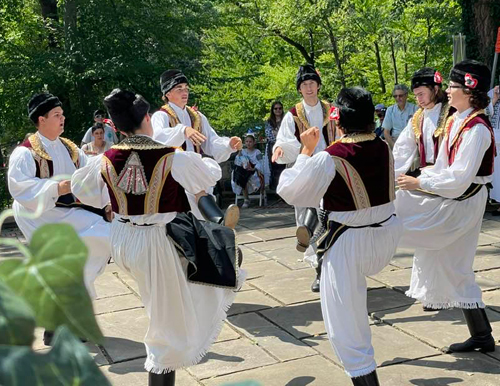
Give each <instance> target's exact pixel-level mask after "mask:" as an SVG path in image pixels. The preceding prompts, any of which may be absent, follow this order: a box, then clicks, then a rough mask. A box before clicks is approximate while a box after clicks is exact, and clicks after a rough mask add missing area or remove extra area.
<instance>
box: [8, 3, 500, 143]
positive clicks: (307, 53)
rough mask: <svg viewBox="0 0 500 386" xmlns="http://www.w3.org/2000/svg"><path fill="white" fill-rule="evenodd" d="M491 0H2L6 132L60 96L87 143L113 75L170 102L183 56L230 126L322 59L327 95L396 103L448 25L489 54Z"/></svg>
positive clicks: (286, 97) (207, 105) (241, 125)
mask: <svg viewBox="0 0 500 386" xmlns="http://www.w3.org/2000/svg"><path fill="white" fill-rule="evenodd" d="M497 3H498V2H494V1H489V0H282V1H279V2H278V1H275V0H183V1H180V0H142V1H130V0H101V1H97V0H85V1H84V0H0V68H1V71H0V131H1V132H0V142H1V143H3V144H4V147H5V144H9V143H11V142H15V141H18V140H20V139H22V138H23V137H24V134H25V133H26V132H28V131H33V130H34V128H33V127H32V125H31V124H30V122H29V121H28V119H27V117H26V103H27V101H28V99H29V97H30V96H31V95H32V94H33V93H34V92H37V91H40V90H42V89H44V88H47V89H48V90H49V91H50V92H52V93H54V94H56V95H58V96H59V97H60V98H61V100H62V102H63V105H64V110H65V114H66V118H67V120H66V133H65V135H66V136H67V137H69V138H72V139H74V140H76V142H77V143H79V142H80V140H81V137H82V136H83V133H84V130H85V129H86V128H88V127H89V126H90V125H91V123H92V112H93V110H95V109H97V108H102V103H101V102H102V99H103V97H104V96H105V95H107V93H109V92H110V91H111V90H112V89H113V88H115V87H124V88H129V89H131V90H133V91H136V92H139V93H141V94H143V95H144V96H145V97H146V99H148V100H149V101H150V102H151V103H152V105H153V107H154V108H157V107H159V105H160V104H161V100H160V92H159V82H158V80H159V75H160V74H161V73H162V72H163V71H164V70H165V69H167V68H173V67H177V68H181V69H182V70H183V71H184V72H185V73H186V74H187V75H188V77H189V78H190V80H191V83H192V89H193V93H192V95H191V100H190V103H191V104H197V105H198V106H199V108H200V110H201V111H203V112H204V113H205V114H206V115H207V116H208V117H209V119H210V120H211V122H212V124H213V126H214V127H215V128H216V129H218V130H219V131H221V132H223V133H226V134H227V133H230V132H232V133H238V134H239V133H242V132H244V131H245V130H247V129H248V128H252V127H256V126H262V121H263V119H264V118H265V117H266V115H267V114H268V110H269V106H270V103H271V102H272V101H273V100H275V99H280V100H282V101H283V103H284V105H285V108H288V107H291V105H292V104H293V103H295V101H296V100H297V99H298V97H299V95H298V93H297V91H296V89H295V73H296V70H297V66H298V65H299V64H302V63H304V62H311V63H314V64H315V65H316V66H317V68H318V69H319V70H320V72H321V74H322V77H323V88H322V91H321V92H322V97H323V98H326V99H333V98H334V97H335V95H336V94H337V92H338V91H339V89H340V88H341V87H342V86H352V85H361V86H364V87H366V88H367V89H369V90H370V91H371V92H372V93H373V94H374V99H375V101H376V102H385V103H387V104H391V103H392V100H391V91H392V87H393V85H394V84H395V83H408V82H409V79H410V77H411V74H412V73H413V72H414V71H415V70H417V69H418V68H420V67H422V66H425V65H428V66H433V67H436V68H437V69H439V70H440V71H441V72H442V73H443V74H444V75H446V74H447V73H448V71H449V69H450V67H451V65H452V42H451V36H452V35H453V34H456V33H458V32H463V33H466V34H467V39H468V56H469V57H473V58H478V59H481V60H486V61H487V63H488V64H491V62H492V55H493V44H494V40H495V36H496V28H497V27H498V25H499V23H500V6H499V5H498V4H497Z"/></svg>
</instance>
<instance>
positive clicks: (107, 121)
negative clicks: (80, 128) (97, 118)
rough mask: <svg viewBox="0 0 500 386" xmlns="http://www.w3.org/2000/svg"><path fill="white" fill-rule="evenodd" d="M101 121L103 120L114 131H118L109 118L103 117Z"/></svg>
mask: <svg viewBox="0 0 500 386" xmlns="http://www.w3.org/2000/svg"><path fill="white" fill-rule="evenodd" d="M102 122H103V123H105V124H106V125H109V126H111V128H112V129H113V130H114V131H115V132H116V131H118V130H117V129H116V127H115V124H114V123H113V121H112V120H111V119H108V118H104V119H103V120H102Z"/></svg>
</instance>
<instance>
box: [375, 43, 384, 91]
mask: <svg viewBox="0 0 500 386" xmlns="http://www.w3.org/2000/svg"><path fill="white" fill-rule="evenodd" d="M374 44H375V56H376V58H377V71H378V77H379V79H380V90H381V91H382V94H385V81H384V73H383V72H382V60H381V59H380V48H379V46H378V42H377V41H375V43H374Z"/></svg>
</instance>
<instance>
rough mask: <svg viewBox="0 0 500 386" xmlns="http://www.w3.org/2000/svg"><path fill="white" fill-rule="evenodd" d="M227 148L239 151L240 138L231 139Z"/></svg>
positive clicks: (241, 146)
mask: <svg viewBox="0 0 500 386" xmlns="http://www.w3.org/2000/svg"><path fill="white" fill-rule="evenodd" d="M229 146H231V149H233V150H241V149H242V148H243V144H242V143H241V138H240V137H231V139H230V140H229Z"/></svg>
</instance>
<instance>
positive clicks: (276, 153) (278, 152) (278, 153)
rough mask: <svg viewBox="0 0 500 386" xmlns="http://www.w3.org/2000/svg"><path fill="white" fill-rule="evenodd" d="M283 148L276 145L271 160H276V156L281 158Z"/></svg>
mask: <svg viewBox="0 0 500 386" xmlns="http://www.w3.org/2000/svg"><path fill="white" fill-rule="evenodd" d="M283 154H284V153H283V149H282V148H281V147H279V146H278V147H277V148H276V149H275V150H274V153H273V158H271V162H276V161H277V160H278V158H281V157H283Z"/></svg>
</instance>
